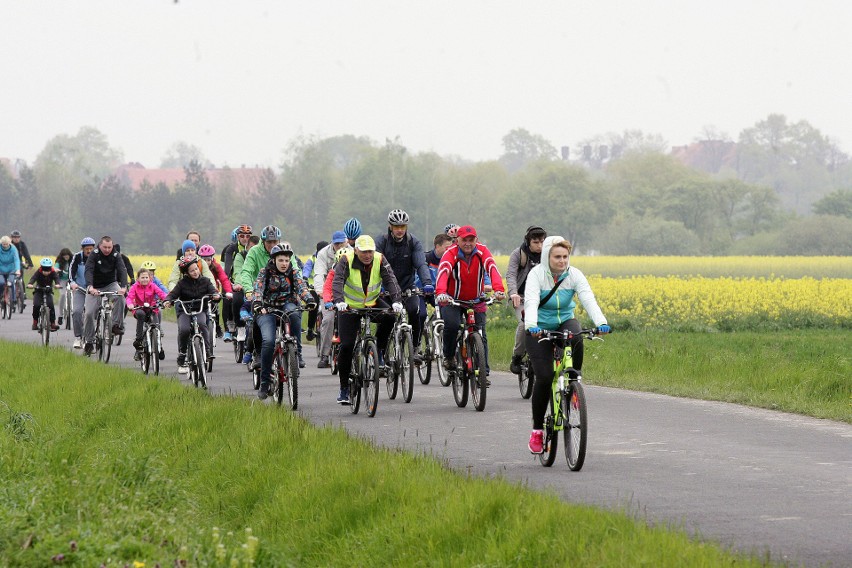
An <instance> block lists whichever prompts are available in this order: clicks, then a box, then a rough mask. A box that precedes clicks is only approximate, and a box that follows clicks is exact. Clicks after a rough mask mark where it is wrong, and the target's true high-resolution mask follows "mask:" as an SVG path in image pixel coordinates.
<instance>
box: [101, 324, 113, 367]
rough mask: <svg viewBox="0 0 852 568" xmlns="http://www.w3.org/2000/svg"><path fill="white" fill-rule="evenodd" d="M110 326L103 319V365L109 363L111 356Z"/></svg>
mask: <svg viewBox="0 0 852 568" xmlns="http://www.w3.org/2000/svg"><path fill="white" fill-rule="evenodd" d="M112 339H113V338H112V326H110V324H109V322H108V321H107V320H106V319H104V339H103V343H104V347H103V350H104V363H109V357H110V355H112Z"/></svg>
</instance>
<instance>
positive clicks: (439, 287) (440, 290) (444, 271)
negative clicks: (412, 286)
mask: <svg viewBox="0 0 852 568" xmlns="http://www.w3.org/2000/svg"><path fill="white" fill-rule="evenodd" d="M452 250H456V251H457V250H458V249H457V248H456V247H450V248H449V249H448V250H447V252H445V253H444V256H442V257H441V262H440V263H439V264H438V276H437V278H436V279H435V295H436V296H437V295H439V294H446V293H447V286H448V284H449V280H450V272H451V271H452V270H453V265H454V264H455V262H456V257H455V256H454V255H453V254H450V251H452Z"/></svg>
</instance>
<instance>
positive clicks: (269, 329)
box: [255, 302, 302, 383]
mask: <svg viewBox="0 0 852 568" xmlns="http://www.w3.org/2000/svg"><path fill="white" fill-rule="evenodd" d="M297 307H298V306H297V305H296V304H293V303H291V302H287V304H285V305H284V310H294V309H296V308H297ZM255 325H257V328H258V329H259V330H260V380H261V382H263V383H269V382H271V381H272V379H273V377H272V356H273V354H274V352H275V330H276V329H277V328H278V316H276V315H274V314H260V315H259V316H257V319H256V320H255ZM290 335H292V336H293V337H299V336H300V335H302V314H301V312H294V313H292V314H290ZM255 344H257V338H255Z"/></svg>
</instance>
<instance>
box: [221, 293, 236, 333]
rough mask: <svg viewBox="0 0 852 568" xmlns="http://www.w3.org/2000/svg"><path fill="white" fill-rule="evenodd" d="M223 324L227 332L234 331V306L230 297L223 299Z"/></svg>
mask: <svg viewBox="0 0 852 568" xmlns="http://www.w3.org/2000/svg"><path fill="white" fill-rule="evenodd" d="M222 323H223V325H224V326H225V331H228V332H231V331H233V330H234V306H233V303H232V301H231V299H230V298H228V297H225V298H223V299H222Z"/></svg>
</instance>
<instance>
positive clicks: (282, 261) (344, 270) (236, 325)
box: [0, 209, 610, 454]
mask: <svg viewBox="0 0 852 568" xmlns="http://www.w3.org/2000/svg"><path fill="white" fill-rule="evenodd" d="M410 221H411V219H410V217H409V215H408V213H406V212H405V211H403V210H402V209H394V210H392V211H390V213H389V214H388V216H387V229H386V230H385V231H384V232H382V233H381V234H379V235H377V236H376V237H375V238H374V237H372V236H370V235H367V234H364V233H363V229H362V226H361V223H360V221H359V220H358V219H357V218H354V217H353V218H351V219H349V220H347V221H346V222H345V223H344V224H343V227H342V229H341V230H337V231H334V232H333V233H332V235H331V242H327V241H321V242H319V243H317V246H316V251H315V253H314V254H313V255H311V257H310V259H309V260H307V261H306V262H305V263H304V264H303V263H302V261H301V260H300V259H299V257H298V255H296V254H295V253H294V250H293V247H292V246H291V244H290V243H289V242H287V241H283V240H282V233H281V230H280V229H279V228H278V227H277V226H275V225H267V226H265V227H263V228H262V229H261V230H260V232H259V233H258V234H257V235H255V233H254V230H253V228H252V227H251V226H250V225H248V224H242V225H239V226H238V227H236V228H234V230H233V231H232V233H231V239H230V242H229V243H228V244H227V246H225V247H224V249H223V250H222V251H221V253H220V256H219V259H218V260H217V259H216V258H215V257H216V251H215V249H214V247H213V246H212V245H210V244H202V240H201V235H200V234H199V233H198V232H197V231H194V230H193V231H190V232H189V233H187V235H186V240H185V241H184V242H183V243H182V245H181V247H180V249H179V250H178V251H177V254H176V259H175V262H174V265H173V266H172V267H171V272H170V274H169V276H168V279H167V283H166V284H164V283H163V282H161V281H160V279H159V278H157V277H156V275H155V271H156V266H155V265H154V263H153V262H151V261H147V262H145V263H143V264H142V266H141V268H140V270H139V271H138V273H137V274H136V275H135V282H134V283H133V285H132V287H129V289H128V284H129V278H130V279H132V278H133V276H134V275H133V272H132V268H129V262H128V265H126V264H125V261H124V260H125V259H126V257H123V255H121V254H120V252H119V251H118V250H117V249H118V246H117V245H115V244H114V243H113V241H112V239H111V238H110V237H108V236H104V237H101V239H100V240H99V241H97V242H96V241H95V240H94V239H93V238H91V237H86V238H84V239H83V240H82V241H81V243H80V250H79V251H78V252H76V253H74V254H73V255H71V253H70V251H68V250H67V249H63V251H62V253H61V254H60V255H59V257H57V262H56V263H54V262H52V261H51V260H50V259H44V260H43V261H42V265H41V267H42V268H43V269H47V271H54V272H57V274H58V276H57V280H56V282H57V283H59V284H60V285H61V278H62V277H63V275H64V278H65V279H66V281H67V282H68V289H69V290H70V293H72V294H74V298H75V301H74V312H73V314H71V317H72V321H73V326H74V335H75V342H74V347H75V348H78V349H79V348H82V349H84V352H85V353H86V354H89V353H91V352H92V342H93V340H94V338H93V333H94V323H95V322H94V318H95V314H96V311H97V307H98V304H99V301H100V300H99V299H98V296H99V295H100V294H102V293H106V292H117V293H118V294H117V295H115V297H114V298H115V299H114V302H115V307H114V309H113V322H112V326H113V328H112V331H113V333H115V334H117V335H120V334H123V332H124V313H125V306H126V308H127V310H128V312H129V313H132V314H133V315H134V317H135V318H136V319H137V330H136V341H135V342H134V346H135V347H136V349H137V355H138V352H139V349H140V348H141V338H142V325H143V321H144V318H145V317H159V313H158V311H157V310H154V311H151V310H144V311H143V310H138V308H140V307H142V306H143V305H146V304H147V305H154V304H156V305H162V306H164V307H171V306H172V305H174V304H175V302H176V301H177V300H180V302H178V305H177V306H176V312H177V319H178V357H177V364H178V372H179V373H185V372H186V371H187V369H186V348H187V342H188V336H189V333H190V322H189V318H188V317H187V316H186V313H185V312H184V311H183V309H182V305H183V303H185V302H191V301H210V300H212V301H218V300H220V299H222V300H224V301H223V303H222V309H221V319H222V324H221V325H220V323H219V317H218V314H217V315H216V316H215V318H214V321H210V322H208V321H207V320H206V318H202V321H200V322H199V324H200V327H201V328H202V333H203V334H204V336H205V339H206V341H207V342H208V346H207V347H208V349H207V353H208V354H209V355H208V356H210V357H212V350H211V349H210V343H211V342H212V334H213V333H216V334H217V336H220V337H223V340H224V341H225V342H230V341H236V340H240V341H242V340H244V341H245V342H246V353H245V358H244V359H243V363H246V364H249V365H251V366H252V367H256V368H259V369H260V386H259V388H258V397H259V398H260V399H262V400H263V399H266V398H267V397H268V396H270V394H272V385H273V376H272V366H273V364H272V359H273V350H274V341H275V333H276V326H277V319H276V316H275V315H273V313H272V312H275V311H279V312H280V311H282V310H283V311H285V312H289V313H290V325H291V333H292V334H293V335H294V336H295V337H296V338H297V341H298V359H299V366H300V367H304V366H305V362H304V359H303V358H302V347H301V336H302V333H301V327H302V318H301V313H300V311H298V310H296V309H295V308H297V307H300V306H303V307H304V309H306V310H308V323H307V328H308V329H307V333H306V338H307V340H308V341H310V340H312V339H314V338H315V339H316V341H317V342H319V349H318V352H319V353H320V358H319V362H318V364H317V366H318V367H319V368H327V367H330V366H331V365H330V360H329V358H330V356H331V345H332V334H333V330H334V328H335V322H336V327H337V336H336V337H335V341H338V340H339V355H338V362H337V364H338V370H339V379H340V388H339V392H338V396H337V402H338V403H339V404H342V405H348V404H349V403H350V392H349V382H348V379H349V374H350V371H351V368H352V359H353V349H354V346H355V342H356V336H357V333H358V330H359V327H360V320H361V316H360V315H359V314H358V312H357V308H364V307H379V308H384V309H385V312H384V313H383V314H381V315H379V316H373V320H374V321H375V322H376V324H377V326H376V340H377V346H378V351H379V364H380V367H379V368H380V373H386V372H387V368H386V367H385V366H384V364H383V357H384V353H385V351H386V349H387V346H388V340H389V337H390V334H391V331H392V328H393V325H394V322H395V320H396V317H397V315H399V314H402V313H405V314H406V315H407V319H408V323H409V324H410V325H411V328H412V339H413V345H414V346H415V352H414V360H415V362H417V363H420V362H421V361H422V354H421V353H420V352H419V345H420V334H421V333H423V327H424V322H425V320H426V317H427V309H428V308H427V307H426V305H427V303H428V304H431V305H432V306H434V307H435V308H434V309H438V310H440V315H441V318H443V320H444V334H443V345H442V347H441V348H442V350H443V355H444V357H443V365H444V368H445V369H446V370H448V371H452V370H453V369H454V365H455V360H456V358H455V350H456V345H457V342H456V335H457V333H458V329H459V325H460V324H461V323H463V322H462V321H461V320H462V315H463V312H462V310H463V308H461V307H459V306H458V305H454V304H455V303H456V302H459V301H468V302H470V301H478V300H482V299H484V298H485V295H486V292H493V295H494V298H495V299H496V300H498V301H500V300H503V299H504V298H506V297H507V295H508V298H509V300H510V301H511V303H512V306H513V307H514V309H515V314H516V317H517V319H518V326H517V331H516V334H515V342H514V347H513V353H512V360H511V370H512V372H513V373H516V374H517V373H520V364H521V360H522V358H523V356H524V354H525V353H526V354H528V356H529V360H530V364H531V366H532V369H533V371H534V375H535V377H542V380H536V381H535V386H534V389H533V394H532V422H533V430H532V432H531V434H530V441H529V450H530V451H531V452H532V453H535V454H541V453H542V451H543V442H544V439H543V436H544V434H543V420H544V414H545V411H546V407H547V404H548V401H549V400H550V391H551V387H550V379H551V377H552V371H553V369H552V365H553V360H552V350H550V349H551V348H550V343H549V341H550V340H549V339H546V338H545V337H546V336H543V335H542V332H543V331H544V330H547V331H557V330H558V331H571V332H573V333H575V334H576V335H575V336H574V339H572V347H573V353H574V367H575V369H576V370H577V371H580V369H581V368H582V364H583V342H582V337H581V336H580V335H579V331H580V329H581V326H580V324H579V322H578V321H577V319H576V318H575V315H574V310H575V307H576V300H575V299H576V298H579V300H580V302H581V303H582V305H583V307H584V308H585V310H586V312H587V313H588V315H589V317H590V318H591V319H592V320H593V322H594V324H595V326H596V329H597V332H598V333H608V332H609V331H610V328H609V326H608V325H607V320H606V318H605V317H604V315H603V313H602V312H601V310H600V308H599V307H598V304H597V301H596V299H595V296H594V294H593V293H592V290H591V287H590V286H589V283H588V281H587V279H586V278H585V276H584V275H583V273H582V272H581V271H580V270H578V269H576V268H574V267H572V266H570V262H569V258H570V253H571V250H572V247H571V243H569V242H568V241H567V240H566V239H564V238H563V237H561V236H548V235H547V232H546V230H545V229H544V228H543V227H540V226H530V227H529V228H528V229H527V231H526V233H525V235H524V238H523V242H522V243H521V245H520V246H519V247H518V248H516V249H515V250H514V251H513V252H512V254H511V255H510V259H509V266H508V273H507V275H506V284H507V287H504V283H503V276H502V275H501V274H500V271H499V270H498V268H497V264H496V262H495V261H494V258H493V256H492V254H491V251H490V250H489V249H488V247H487V246H486V245H485V244H484V243H483V242H482V241H481V240H480V238H479V235H478V233H477V231H476V229H475V228H474V227H473V226H471V225H463V226H459V225H456V224H453V223H451V224H448V225H447V226H446V227H445V228H444V231H443V232H442V233H440V234H438V235H436V236H435V238H434V239H433V243H432V245H433V246H432V247H431V248H430V249H429V250H424V247H423V244H422V243H421V241H420V240H419V239H418V238H417V237H415V236H414V235H413V234H412V233H411V232H410V231H409V230H408V227H409V225H410ZM16 234H17V239H18V243H19V244H20V245H23V243H22V242H20V233H19V232H17V231H15V232H13V233H12V237H15V235H16ZM13 240H14V239H13V238H10V237H5V236H4V237H2V239H0V297H2V292H3V286H4V284H5V283H6V282H7V281H8V280H9V278H10V277H11V276H12V275H18V274H20V270H21V267H22V266H24V264H23V262H24V257H23V256H22V255H23V254H24V252H25V251H26V248H25V246H18V244H17V243H16V244H15V246H16V247H18V248H17V251H16V253H15V254H14V255H9V254H8V253H7V252H6V251H8V250H9V246H11V245H10V244H9V243H12V242H13ZM66 253H67V254H66ZM26 255H27V256H26V260H27V261H28V263H29V264H30V265H31V264H32V263H31V261H29V259H28V252H27V253H26ZM7 256H9V257H11V256H14V259H11V258H10V259H9V260H7V259H6V257H7ZM69 256H70V259H68V258H66V257H69ZM60 258H62V260H63V264H62V265H58V266H54V264H59V260H60ZM13 260H14V262H13ZM45 261H47V262H45ZM128 268H129V272H128ZM411 290H417V291H418V293H417V294H404V292H406V291H411ZM125 295H126V302H125ZM47 297H48V299H49V301H50V303H51V322H53V311H52V310H53V307H52V296H50V295H47ZM474 311H475V315H474V317H475V321H476V326H477V328H479V330H480V332H481V334H482V337H483V340H484V344H485V353H486V355H485V357H486V361H487V359H488V341H487V334H486V330H485V328H486V323H487V318H486V315H487V307H486V303H485V302H484V301H483V302H480V303H478V304H477V305H476V307H475V309H474ZM62 315H63V314H60V317H62ZM64 316H65V317H69V315H68V314H64ZM317 321H320V322H321V323H320V324H319V329H316V327H317ZM549 350H550V351H549ZM162 357H163V354H162V352H161V353H160V358H162ZM486 374H488V368H487V365H486Z"/></svg>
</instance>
